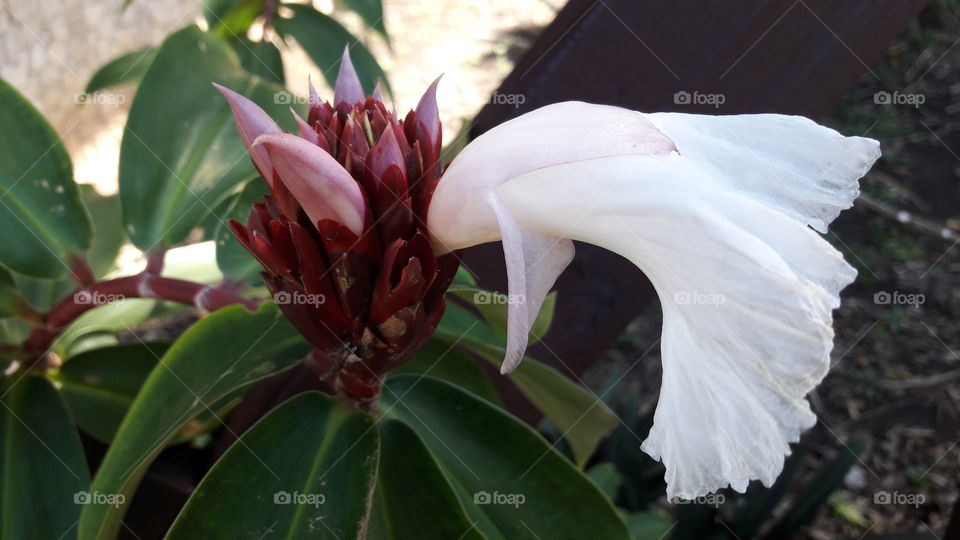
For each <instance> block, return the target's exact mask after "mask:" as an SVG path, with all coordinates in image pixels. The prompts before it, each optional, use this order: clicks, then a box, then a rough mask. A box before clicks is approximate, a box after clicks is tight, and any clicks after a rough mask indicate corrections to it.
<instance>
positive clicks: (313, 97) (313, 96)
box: [307, 75, 323, 107]
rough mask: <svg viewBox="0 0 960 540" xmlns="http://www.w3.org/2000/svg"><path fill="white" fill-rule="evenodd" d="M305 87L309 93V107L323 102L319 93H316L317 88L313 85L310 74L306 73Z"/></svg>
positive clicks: (317, 105)
mask: <svg viewBox="0 0 960 540" xmlns="http://www.w3.org/2000/svg"><path fill="white" fill-rule="evenodd" d="M307 87H308V94H309V96H310V97H309V102H310V106H311V107H319V106H320V105H322V104H323V100H322V99H321V98H320V94H319V93H317V89H316V88H314V86H313V81H311V80H310V76H309V75H307Z"/></svg>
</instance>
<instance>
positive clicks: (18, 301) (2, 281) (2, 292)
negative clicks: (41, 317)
mask: <svg viewBox="0 0 960 540" xmlns="http://www.w3.org/2000/svg"><path fill="white" fill-rule="evenodd" d="M25 302H26V299H25V298H24V297H23V295H22V294H20V291H18V290H17V284H16V282H14V280H13V275H12V274H11V273H10V271H9V270H7V269H6V268H3V267H0V318H3V317H11V316H13V315H16V314H17V313H19V311H20V308H21V306H23V304H24V303H25Z"/></svg>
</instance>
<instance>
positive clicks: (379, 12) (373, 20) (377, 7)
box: [340, 0, 390, 45]
mask: <svg viewBox="0 0 960 540" xmlns="http://www.w3.org/2000/svg"><path fill="white" fill-rule="evenodd" d="M340 1H341V2H343V5H344V6H346V7H348V8H350V9H352V10H353V11H355V12H357V15H360V18H361V19H363V23H364V24H366V25H367V28H371V29H373V30H376V31H377V32H378V33H379V34H380V35H381V36H383V39H384V40H386V42H387V45H389V44H390V36H389V35H387V27H386V25H385V24H384V22H383V3H382V2H381V0H340Z"/></svg>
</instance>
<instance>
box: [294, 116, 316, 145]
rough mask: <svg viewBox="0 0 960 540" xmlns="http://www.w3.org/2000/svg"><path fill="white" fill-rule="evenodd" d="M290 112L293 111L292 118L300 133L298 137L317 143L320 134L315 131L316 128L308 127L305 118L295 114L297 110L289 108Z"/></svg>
mask: <svg viewBox="0 0 960 540" xmlns="http://www.w3.org/2000/svg"><path fill="white" fill-rule="evenodd" d="M290 112H291V113H293V119H294V120H296V122H297V132H298V133H299V134H300V137H301V138H303V139H306V140H308V141H310V142H312V143H313V144H316V145H319V144H320V135H319V134H318V133H317V132H316V130H314V129H313V128H312V127H310V124H308V123H307V121H306V120H304V119H303V118H301V117H300V115H299V114H297V111H295V110H293V109H290Z"/></svg>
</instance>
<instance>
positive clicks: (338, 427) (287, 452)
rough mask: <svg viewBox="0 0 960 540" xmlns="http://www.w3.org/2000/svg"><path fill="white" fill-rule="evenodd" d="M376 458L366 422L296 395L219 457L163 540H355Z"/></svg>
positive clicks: (324, 400)
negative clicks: (243, 539) (200, 539)
mask: <svg viewBox="0 0 960 540" xmlns="http://www.w3.org/2000/svg"><path fill="white" fill-rule="evenodd" d="M378 453H379V441H378V436H377V430H376V429H375V426H374V423H373V419H372V418H371V417H370V416H368V415H366V414H363V413H360V412H357V411H355V410H350V409H346V408H343V407H342V406H341V405H339V404H337V403H336V402H335V401H334V400H333V399H331V398H329V397H327V396H324V395H323V394H320V393H319V392H309V393H305V394H300V395H298V396H296V397H294V398H292V399H290V400H289V401H287V402H286V403H284V404H283V405H281V406H280V407H278V408H277V409H275V410H274V411H272V412H270V413H269V414H268V415H267V416H265V417H264V418H263V419H262V420H260V421H259V422H258V423H257V424H256V425H255V426H253V427H252V428H250V430H249V431H248V432H246V433H245V434H243V436H242V437H241V438H240V440H239V441H238V442H236V443H235V444H234V445H233V446H231V447H230V449H229V450H227V452H226V453H225V454H224V455H223V457H221V458H220V460H219V461H218V462H217V463H216V465H214V467H213V468H212V469H211V470H210V472H209V473H207V475H206V476H205V477H204V479H203V480H202V481H201V482H200V485H199V486H197V489H196V491H194V492H193V495H192V496H191V497H190V500H188V501H187V504H186V506H185V507H184V509H183V511H182V512H181V513H180V516H178V517H177V520H176V521H175V522H174V524H173V527H172V528H171V530H170V533H169V535H168V538H171V539H178V538H185V539H192V538H224V539H226V538H266V537H280V538H330V539H342V538H362V537H363V536H362V534H363V531H364V529H365V524H366V522H367V519H368V516H369V512H370V503H371V500H372V494H371V492H372V491H373V489H374V486H375V482H376V475H377V457H378Z"/></svg>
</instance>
